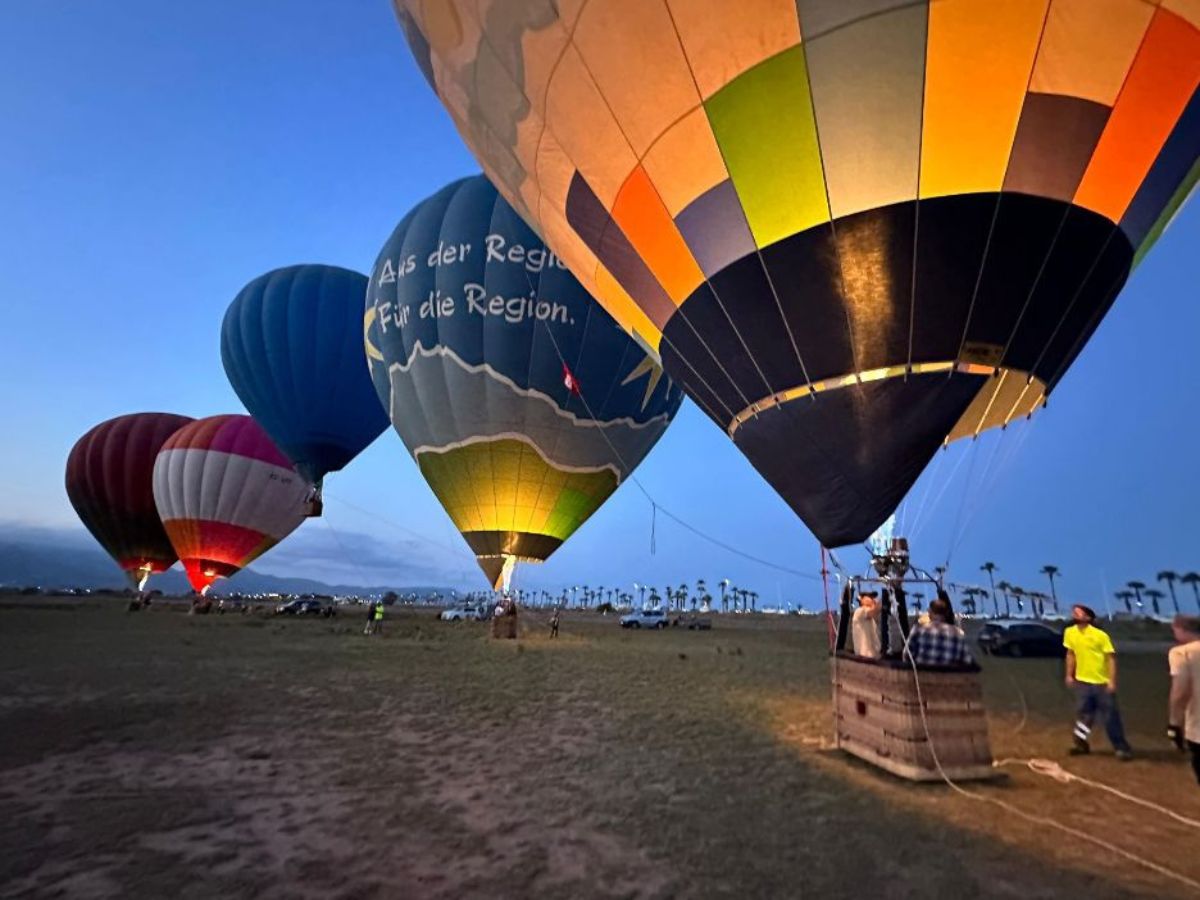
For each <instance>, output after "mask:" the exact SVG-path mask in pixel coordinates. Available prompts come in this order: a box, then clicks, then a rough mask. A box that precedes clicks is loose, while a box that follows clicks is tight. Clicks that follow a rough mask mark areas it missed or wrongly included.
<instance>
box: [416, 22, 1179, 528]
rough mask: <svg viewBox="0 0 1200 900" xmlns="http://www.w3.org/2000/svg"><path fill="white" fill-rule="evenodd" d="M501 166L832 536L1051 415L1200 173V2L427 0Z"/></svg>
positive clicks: (447, 57) (649, 341)
mask: <svg viewBox="0 0 1200 900" xmlns="http://www.w3.org/2000/svg"><path fill="white" fill-rule="evenodd" d="M396 9H397V13H398V15H399V18H400V20H401V22H402V24H403V26H404V29H405V31H406V33H407V35H408V38H409V43H410V45H411V47H412V49H413V52H414V54H415V56H416V58H417V61H418V63H419V64H420V65H421V67H422V69H423V71H424V72H425V75H426V77H427V78H428V79H429V80H430V82H431V84H432V85H433V86H434V89H435V90H436V91H437V93H438V95H439V97H440V98H441V99H442V101H443V103H444V104H445V106H446V108H447V110H448V111H449V112H450V114H451V116H452V117H453V119H454V121H455V123H456V125H457V126H458V128H459V130H460V132H461V133H462V135H463V136H464V138H465V139H466V141H467V142H468V144H469V145H470V146H471V148H472V150H473V151H474V152H475V154H476V156H477V157H478V158H479V159H480V160H481V161H482V163H483V164H484V167H485V169H486V171H487V173H488V175H489V176H490V177H491V178H492V180H493V181H494V182H495V184H496V185H497V186H498V187H499V189H500V190H501V192H502V193H503V194H504V195H505V197H507V198H508V200H509V201H510V202H512V203H513V205H514V206H515V207H516V208H517V209H518V210H519V211H520V212H521V214H522V215H523V216H524V217H525V218H526V219H527V220H528V221H529V222H530V223H531V224H532V225H533V226H534V227H535V228H536V229H537V230H538V231H539V232H540V233H541V235H542V236H543V238H544V239H545V240H546V242H547V244H548V245H549V246H550V247H551V248H552V249H553V250H554V252H555V253H556V254H558V255H559V256H560V257H562V258H563V259H564V260H566V262H567V264H568V265H569V266H570V267H571V269H572V271H573V272H574V273H575V274H576V276H577V277H579V279H580V280H581V281H582V282H583V283H584V284H585V286H586V287H587V288H588V289H589V290H590V291H591V292H592V293H593V294H594V295H595V296H596V297H597V298H598V299H599V300H600V302H601V303H602V304H603V305H604V307H605V308H606V309H607V310H608V311H609V312H610V313H611V314H612V315H613V317H614V318H616V319H617V320H618V321H619V322H620V323H621V324H622V325H623V326H624V327H625V328H626V329H627V330H629V331H630V332H632V333H634V334H635V335H637V336H638V337H639V338H640V339H641V340H642V341H643V342H644V343H645V344H646V345H647V346H648V347H651V348H653V349H654V350H656V351H657V352H658V353H659V354H660V355H661V358H662V361H663V364H664V367H665V369H666V371H667V372H668V374H670V375H671V376H672V377H673V378H674V379H675V380H676V381H678V382H679V383H680V384H682V385H683V386H684V388H685V390H686V391H687V393H688V394H689V396H691V397H692V399H693V400H695V401H696V403H697V404H699V406H700V407H701V408H702V409H703V410H704V411H705V412H706V413H707V414H708V415H709V416H710V417H711V418H712V419H713V420H714V421H715V422H716V423H717V424H718V425H719V426H720V427H721V428H723V429H724V430H725V431H727V432H728V434H729V435H730V437H731V438H732V439H733V440H734V441H735V442H736V443H737V445H738V446H739V447H740V448H741V450H742V451H743V453H744V454H745V455H746V456H747V457H748V458H749V460H750V461H751V462H752V463H753V464H754V466H755V467H756V468H757V469H758V470H759V471H760V472H761V473H762V474H763V475H764V477H765V478H766V479H767V480H768V481H769V482H770V483H771V484H772V485H773V486H774V487H775V488H776V490H778V491H779V493H780V494H781V496H782V497H783V498H784V499H785V500H786V501H787V502H788V503H789V504H790V505H791V506H792V508H793V509H794V510H795V511H796V512H797V513H798V514H799V515H800V516H801V517H802V518H803V519H804V520H805V522H806V523H807V524H808V525H809V527H810V528H811V529H812V530H813V532H814V533H815V534H816V536H817V537H818V538H819V539H820V540H821V541H822V542H823V543H824V544H826V545H829V546H837V545H841V544H846V543H850V542H855V541H859V540H862V539H864V538H866V537H867V536H868V535H869V534H870V533H871V532H872V531H873V530H874V529H875V528H876V527H877V526H878V525H879V524H880V523H881V522H882V521H883V520H884V519H885V518H886V517H887V515H888V514H889V513H890V512H891V511H892V510H893V509H894V508H895V506H896V505H897V503H898V502H899V500H900V499H901V498H902V497H903V496H904V494H905V493H906V492H907V490H908V489H909V487H911V485H912V483H913V482H914V480H915V479H916V478H917V476H918V474H919V473H920V472H921V470H922V469H923V468H924V466H925V464H926V463H927V462H928V460H929V459H930V457H931V456H932V455H933V454H934V452H935V451H936V450H937V449H938V448H939V447H940V446H942V445H943V444H944V443H945V442H947V441H950V440H953V439H955V438H959V437H967V436H973V435H977V434H978V433H979V432H980V431H982V430H984V429H989V428H994V427H998V426H1003V425H1005V424H1006V423H1008V422H1010V421H1012V420H1013V419H1014V418H1017V417H1021V416H1025V415H1027V414H1030V413H1032V412H1033V411H1034V410H1036V409H1037V408H1039V407H1040V406H1041V405H1042V404H1043V403H1044V401H1045V398H1046V396H1047V394H1048V393H1049V392H1050V391H1052V390H1053V389H1054V388H1055V387H1056V385H1057V384H1058V383H1059V381H1060V380H1061V379H1062V377H1063V374H1064V373H1065V372H1066V370H1067V368H1068V367H1069V366H1070V364H1071V362H1072V361H1073V360H1074V359H1075V357H1076V355H1077V354H1078V353H1079V351H1080V349H1081V348H1082V347H1083V345H1084V344H1085V343H1086V341H1087V340H1088V338H1089V337H1090V335H1091V334H1092V332H1093V331H1094V330H1095V328H1096V326H1097V325H1098V323H1099V322H1100V320H1101V318H1102V317H1103V316H1104V314H1105V312H1106V311H1107V310H1108V308H1109V307H1110V305H1111V304H1112V302H1113V301H1114V299H1115V298H1116V296H1117V294H1118V293H1119V291H1120V290H1121V288H1122V286H1123V285H1124V283H1125V280H1126V278H1127V277H1128V275H1129V272H1130V271H1131V269H1132V267H1133V266H1135V265H1136V264H1137V263H1138V261H1140V259H1141V258H1142V257H1143V256H1144V254H1145V253H1146V251H1147V250H1148V249H1149V248H1150V246H1151V245H1152V244H1153V243H1154V241H1155V240H1156V239H1157V237H1158V236H1159V234H1161V232H1162V230H1163V228H1164V227H1165V226H1166V225H1167V223H1168V222H1169V221H1170V220H1171V217H1172V216H1173V215H1174V214H1175V212H1176V211H1177V210H1178V209H1179V207H1180V205H1181V204H1182V202H1183V200H1184V199H1185V197H1186V196H1187V194H1188V192H1189V191H1190V190H1191V188H1192V186H1193V185H1194V184H1195V182H1196V180H1197V177H1198V174H1200V167H1198V165H1197V156H1198V154H1200V96H1198V95H1197V85H1198V83H1200V28H1198V25H1200V3H1197V2H1196V0H1161V2H1157V3H1151V2H1145V0H1004V2H997V0H937V2H932V3H931V2H912V0H743V2H737V3H734V2H726V0H592V2H589V3H582V2H552V0H490V2H489V0H483V2H475V0H472V2H467V0H445V2H437V3H434V2H422V0H396Z"/></svg>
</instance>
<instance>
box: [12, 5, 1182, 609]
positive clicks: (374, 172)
mask: <svg viewBox="0 0 1200 900" xmlns="http://www.w3.org/2000/svg"><path fill="white" fill-rule="evenodd" d="M0 135H2V139H0V238H2V239H0V302H2V303H3V311H4V315H3V330H2V331H0V406H2V409H3V414H4V425H5V427H4V434H5V440H3V441H0V471H2V472H3V473H4V476H3V485H4V492H3V501H2V505H0V520H3V521H4V522H5V523H7V524H8V525H13V524H16V525H41V526H52V527H77V523H76V520H75V518H74V514H73V512H72V510H71V507H70V505H69V504H68V502H67V499H66V496H65V493H64V491H63V487H62V472H63V466H64V463H65V459H66V456H67V453H68V451H69V449H70V447H71V445H72V444H73V442H74V441H75V440H76V438H77V437H78V436H79V435H80V434H82V433H83V432H84V431H85V430H87V429H88V428H89V427H91V426H92V425H93V424H95V423H97V422H99V421H101V420H103V419H106V418H108V417H110V416H113V415H117V414H120V413H124V412H131V411H139V410H151V409H154V410H159V409H161V410H173V411H178V412H181V413H186V414H189V415H193V416H203V415H210V414H214V413H220V412H231V411H241V407H240V404H239V402H238V400H237V398H236V397H235V396H234V394H233V392H232V390H231V389H230V388H229V386H228V384H227V382H226V380H225V375H224V372H223V370H222V368H221V360H220V356H219V352H218V333H219V326H220V322H221V316H222V314H223V313H224V310H225V307H226V305H227V304H228V303H229V301H230V300H231V299H232V297H233V296H234V294H235V293H236V292H237V291H238V289H239V288H240V287H241V286H242V285H243V284H244V283H245V282H246V281H248V280H250V279H251V278H253V277H254V276H256V275H258V274H259V273H261V272H263V271H266V270H268V269H272V268H275V267H277V266H282V265H288V264H292V263H297V262H327V263H336V264H339V265H344V266H348V267H351V268H356V269H359V270H363V271H365V270H367V269H369V267H370V265H371V263H372V261H373V260H374V258H375V255H376V253H377V252H378V250H379V248H380V247H381V246H382V244H383V242H384V240H385V239H386V238H387V236H388V234H389V233H390V231H391V229H392V228H393V226H394V225H395V224H396V222H397V221H398V220H399V219H400V217H401V216H402V215H403V214H404V213H405V212H406V211H407V210H408V209H409V207H410V206H412V205H413V204H414V203H415V202H416V201H418V200H420V199H422V198H423V197H425V196H426V195H428V194H430V193H432V192H433V191H435V190H436V189H437V188H439V187H441V186H442V185H443V184H445V183H446V182H447V181H450V180H451V179H454V178H457V177H460V176H462V175H464V174H467V173H470V172H473V171H476V170H477V167H476V166H475V164H474V162H473V160H472V158H471V157H470V155H469V154H468V152H467V151H466V149H465V148H464V147H463V145H462V143H461V142H460V140H459V138H458V136H457V134H456V133H455V131H454V129H453V127H452V125H451V123H450V121H449V119H448V117H447V116H446V115H445V113H444V112H443V111H442V109H441V107H440V106H439V104H438V102H437V100H436V98H435V97H434V96H433V95H432V93H431V92H430V91H429V89H428V88H427V87H426V85H425V83H424V81H423V80H422V78H421V76H420V74H419V72H418V70H417V67H416V66H415V65H414V63H413V61H412V59H411V58H410V57H409V55H408V52H407V49H406V47H405V44H404V41H403V39H402V37H401V34H400V31H399V28H398V26H397V25H396V23H395V21H394V20H393V17H392V12H391V8H390V4H389V3H388V2H387V0H255V2H246V0H207V2H204V3H168V2H163V0H120V2H110V3H69V2H66V0H40V2H36V3H32V2H27V3H5V4H3V6H2V7H0ZM1198 238H1200V209H1198V208H1197V205H1193V206H1192V207H1190V208H1189V209H1187V210H1185V212H1184V213H1183V214H1182V215H1181V216H1180V217H1179V218H1178V219H1177V220H1176V222H1175V223H1174V225H1173V226H1172V228H1171V229H1170V230H1169V231H1168V233H1167V234H1166V236H1165V237H1164V238H1163V239H1162V241H1161V242H1160V243H1159V245H1158V247H1157V248H1156V250H1155V252H1154V253H1153V254H1152V255H1151V257H1150V259H1149V260H1148V262H1146V263H1145V264H1144V265H1143V266H1142V268H1141V269H1140V270H1139V271H1138V272H1137V273H1136V275H1135V276H1134V278H1133V279H1132V281H1131V283H1130V284H1129V286H1128V287H1127V288H1126V290H1125V292H1124V294H1123V295H1122V297H1121V299H1120V300H1119V302H1118V303H1117V305H1116V307H1115V309H1114V310H1113V312H1112V313H1111V314H1110V315H1109V317H1108V319H1107V320H1106V321H1105V322H1104V324H1103V326H1102V327H1101V329H1100V331H1099V332H1098V334H1097V335H1096V337H1095V338H1094V340H1093V341H1092V342H1091V344H1090V345H1089V346H1088V348H1087V349H1086V351H1085V352H1084V354H1083V355H1082V357H1081V358H1080V359H1079V361H1078V363H1077V364H1076V365H1075V367H1074V368H1073V369H1072V371H1071V372H1070V374H1069V375H1068V376H1067V378H1066V379H1065V380H1064V381H1063V383H1062V384H1061V386H1060V388H1059V390H1058V391H1057V392H1056V394H1055V395H1054V396H1053V398H1052V400H1051V404H1050V407H1049V408H1048V409H1047V410H1045V411H1043V412H1042V413H1041V414H1040V415H1039V416H1038V417H1036V418H1035V419H1034V420H1033V421H1032V422H1031V423H1027V424H1022V425H1020V426H1017V427H1014V428H1012V429H1010V430H1009V432H1008V433H1005V434H994V435H990V436H986V437H985V438H984V439H981V440H980V441H979V442H977V443H976V444H974V445H970V444H966V445H956V446H955V447H952V448H951V449H950V450H949V451H946V452H945V453H944V454H943V458H942V459H941V460H940V461H939V462H936V463H935V464H934V466H931V469H930V471H928V472H927V473H926V477H925V478H924V479H923V480H922V482H921V483H919V484H918V485H917V487H916V488H915V489H914V492H913V494H912V495H911V497H910V500H909V502H908V503H907V504H906V509H905V511H904V520H905V530H906V531H908V532H909V533H910V534H911V535H912V537H913V538H914V550H915V555H916V556H917V558H918V559H919V560H921V561H922V562H924V563H925V564H926V565H928V566H931V567H932V566H933V565H936V564H938V563H940V562H942V561H944V560H945V559H946V558H947V556H948V555H949V558H950V562H951V573H952V579H953V580H957V581H964V582H966V581H975V582H979V581H981V579H982V577H983V576H981V574H980V573H979V572H978V566H979V564H980V563H981V562H983V561H984V560H985V559H991V560H994V561H995V562H996V563H997V564H998V565H999V567H1000V571H1001V574H1003V575H1004V576H1005V577H1007V578H1009V579H1010V580H1012V581H1015V582H1017V583H1020V584H1022V585H1024V586H1027V587H1036V588H1042V587H1044V579H1042V578H1041V577H1040V576H1039V575H1038V574H1037V571H1038V569H1039V568H1040V566H1041V565H1042V564H1044V563H1055V564H1057V565H1059V566H1060V567H1061V568H1062V570H1063V578H1062V588H1063V591H1064V592H1065V593H1066V594H1068V595H1069V596H1072V597H1080V598H1087V599H1089V600H1094V601H1096V602H1097V603H1100V604H1101V605H1103V602H1102V601H1101V600H1100V599H1099V594H1100V592H1101V590H1102V589H1103V588H1104V587H1107V589H1108V590H1110V591H1111V590H1114V589H1116V588H1117V586H1118V585H1120V584H1121V583H1123V582H1125V581H1127V580H1129V579H1132V578H1141V579H1142V580H1145V581H1152V580H1153V578H1154V575H1155V573H1156V572H1157V571H1158V570H1160V569H1165V568H1170V569H1176V570H1179V571H1186V570H1189V569H1191V570H1198V569H1200V547H1198V546H1197V541H1196V537H1197V534H1198V529H1197V525H1196V518H1197V515H1196V514H1197V504H1198V501H1200V478H1198V477H1197V474H1196V466H1197V452H1196V448H1197V445H1198V444H1200V415H1198V414H1197V410H1198V406H1197V400H1196V396H1197V390H1198V388H1200V374H1198V373H1200V366H1198V365H1197V360H1196V357H1197V350H1196V336H1197V334H1200V290H1198V289H1197V277H1198V276H1200V259H1198V258H1197V257H1198V255H1200V254H1198V253H1197V251H1198V250H1200V241H1198ZM972 457H974V459H972ZM951 473H954V478H953V479H952V480H950V481H949V483H948V484H946V480H947V476H949V475H950V474H951ZM968 476H970V477H968ZM638 477H639V478H640V479H641V481H642V483H643V484H644V485H645V486H646V487H647V489H648V490H649V491H650V493H651V494H652V495H653V496H654V497H655V498H656V500H657V502H658V503H659V504H661V505H662V506H663V507H664V508H666V509H669V510H671V511H672V512H673V513H674V514H676V515H678V516H680V517H681V518H683V519H685V520H686V521H688V522H689V523H690V524H692V525H693V526H694V527H696V528H698V529H700V530H702V531H705V532H707V533H709V534H711V535H713V536H714V537H716V538H718V539H720V540H722V541H724V542H726V543H727V544H730V545H733V546H735V547H738V548H741V549H743V550H746V551H748V552H750V553H752V554H753V555H755V556H758V557H762V558H764V559H767V560H770V561H772V562H774V563H777V564H779V565H782V566H784V567H789V568H794V569H798V570H804V571H806V572H814V571H815V570H816V569H817V568H818V564H819V549H818V547H817V544H816V542H815V541H814V539H813V538H812V536H811V535H810V534H809V533H808V532H807V530H806V529H805V528H804V526H803V525H802V524H800V523H799V521H798V520H797V519H796V518H795V517H794V516H793V515H792V514H791V512H790V511H789V510H788V509H787V507H785V506H784V504H783V503H782V502H781V501H779V500H778V499H777V498H776V497H775V495H774V494H773V492H772V491H771V490H770V488H768V487H767V486H766V485H765V484H764V483H763V482H762V481H761V480H760V479H759V477H758V476H757V474H756V473H755V472H754V471H753V470H752V469H751V468H750V466H749V465H748V464H747V463H746V462H745V461H744V460H743V459H742V457H741V456H740V454H739V453H738V452H737V450H736V449H735V448H734V447H733V445H732V444H731V443H730V442H729V441H728V440H727V439H726V438H725V436H724V435H723V434H722V433H721V432H720V431H719V430H718V429H717V428H716V427H714V426H713V425H712V424H711V423H710V422H709V421H708V420H707V419H705V418H704V417H703V416H702V415H701V414H700V413H699V412H698V411H697V410H696V409H695V407H693V406H691V405H690V404H687V405H685V407H684V409H683V411H682V412H681V413H680V415H679V417H678V419H677V420H676V422H675V424H674V425H673V426H672V427H671V429H670V430H669V431H668V433H667V435H666V436H665V437H664V438H663V440H662V442H661V444H660V445H659V446H658V447H657V448H656V450H655V451H654V452H653V453H652V454H651V455H650V457H649V458H648V459H647V460H646V461H645V463H643V465H642V467H641V468H640V469H639V470H638ZM943 486H944V490H943ZM327 491H328V495H329V501H328V503H327V521H326V522H320V521H311V522H308V523H306V524H305V525H304V526H303V527H302V528H301V530H300V531H299V532H298V533H297V534H296V535H294V536H293V537H292V538H291V539H290V540H289V541H288V542H286V543H285V544H284V545H282V546H281V547H279V548H277V549H276V550H275V551H272V553H270V554H268V555H267V556H265V557H264V558H263V559H262V560H261V561H260V562H259V563H257V564H256V566H255V567H256V568H259V569H261V570H263V571H280V570H286V571H288V572H290V573H295V574H306V575H312V576H315V577H320V578H325V579H347V580H356V581H358V580H362V579H369V580H373V581H377V580H388V579H391V580H393V581H396V582H400V583H403V582H404V581H406V580H407V581H410V582H411V581H414V580H419V581H424V582H426V583H427V582H428V581H429V580H431V579H432V580H437V581H439V582H442V583H447V582H452V583H454V584H456V585H461V586H464V587H470V588H479V587H482V586H483V581H482V578H481V577H480V576H479V575H478V572H477V570H476V569H475V567H474V562H473V560H472V558H471V556H470V554H469V553H468V552H467V550H466V547H465V545H464V544H463V543H462V541H461V539H460V538H459V537H458V536H457V534H456V532H455V531H454V529H453V527H452V526H451V524H450V522H449V520H448V518H447V517H446V516H445V514H444V513H443V512H442V511H441V509H440V508H439V506H438V504H437V502H436V500H435V499H434V497H433V495H432V494H431V492H430V491H429V490H428V489H427V487H426V486H425V484H424V483H423V481H422V479H421V477H420V475H419V473H418V471H417V469H416V466H415V465H414V464H413V462H412V460H411V459H410V458H409V457H408V456H407V454H406V452H405V450H404V447H403V445H402V444H401V442H400V440H399V438H398V437H397V436H396V435H395V434H394V433H393V432H391V431H390V430H389V431H388V432H387V433H385V434H384V435H383V437H381V438H380V439H379V440H378V441H377V442H376V443H375V444H374V445H373V446H372V447H370V448H369V449H368V450H367V451H366V453H364V454H363V456H362V457H360V459H359V460H357V461H356V462H355V463H354V464H353V465H352V466H351V467H350V468H349V469H348V470H346V471H345V472H343V473H339V474H336V475H334V476H331V477H330V479H329V480H328V482H327ZM650 529H651V510H650V506H649V504H648V503H647V501H646V500H645V498H644V497H643V496H642V494H641V493H640V492H639V491H638V489H637V488H636V487H635V486H633V485H626V486H624V487H623V488H622V489H620V490H619V491H618V492H617V494H616V495H615V496H614V497H613V498H612V499H611V500H610V501H609V503H608V504H607V505H606V506H605V507H604V508H603V509H602V510H601V511H600V512H599V513H598V514H597V515H596V516H595V517H594V518H593V519H592V520H591V521H590V522H588V523H587V524H586V525H585V526H584V527H583V528H582V529H581V530H580V531H579V532H578V533H577V534H576V535H575V536H574V537H573V538H572V539H571V541H570V542H568V544H567V545H566V546H564V547H563V548H562V549H561V550H560V551H559V552H558V553H557V554H556V555H555V557H554V558H553V559H552V560H551V561H550V562H549V563H548V564H546V565H544V566H542V567H540V568H530V569H528V570H526V571H525V572H524V573H523V574H522V575H520V576H519V578H518V583H519V584H523V585H524V586H527V587H545V588H554V589H557V587H558V586H560V585H567V584H577V583H588V584H593V585H595V584H599V583H605V584H609V585H616V584H622V585H626V586H630V585H631V583H632V582H634V581H635V580H636V581H651V582H653V583H655V584H658V585H660V586H661V585H664V584H668V583H669V584H673V585H678V584H679V582H680V581H684V580H687V581H689V582H694V581H695V579H696V578H697V577H705V578H707V579H708V580H709V584H710V586H711V585H713V584H714V583H715V582H716V581H717V580H719V579H720V578H723V577H728V578H731V579H733V580H734V581H735V582H737V583H739V584H742V585H744V586H747V587H750V588H752V589H756V590H758V591H759V593H760V595H761V600H760V603H761V604H763V605H766V604H768V603H773V602H775V601H777V600H778V599H784V600H800V601H803V602H804V603H806V604H807V605H809V606H813V605H815V604H819V603H820V586H819V584H817V583H816V582H812V581H806V580H802V579H799V578H797V577H795V576H792V575H789V574H786V573H783V572H779V571H777V570H774V569H771V568H769V567H767V566H764V565H760V564H758V563H756V562H752V561H750V560H747V559H744V558H741V557H739V556H736V555H733V554H731V553H728V552H726V551H725V550H722V549H720V548H719V547H716V546H714V545H712V544H710V543H708V542H706V541H704V540H702V539H700V538H698V537H696V536H695V535H693V534H691V533H690V532H688V531H686V530H684V529H682V528H681V527H679V526H678V525H676V524H675V523H673V522H671V521H669V520H667V519H665V518H664V517H663V516H662V515H659V517H658V521H657V538H656V545H657V552H656V553H654V554H651V552H650ZM342 548H345V549H344V551H343V550H342ZM844 558H845V561H846V562H847V563H848V564H850V563H852V564H853V566H855V567H858V566H861V565H862V562H863V556H862V554H861V553H860V552H858V553H855V552H851V553H847V554H844ZM1189 602H1190V592H1189Z"/></svg>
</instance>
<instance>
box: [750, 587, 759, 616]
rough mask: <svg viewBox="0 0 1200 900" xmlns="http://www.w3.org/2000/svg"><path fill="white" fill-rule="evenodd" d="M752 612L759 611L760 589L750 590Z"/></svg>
mask: <svg viewBox="0 0 1200 900" xmlns="http://www.w3.org/2000/svg"><path fill="white" fill-rule="evenodd" d="M750 612H758V591H750Z"/></svg>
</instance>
